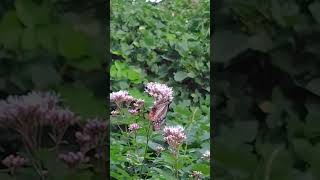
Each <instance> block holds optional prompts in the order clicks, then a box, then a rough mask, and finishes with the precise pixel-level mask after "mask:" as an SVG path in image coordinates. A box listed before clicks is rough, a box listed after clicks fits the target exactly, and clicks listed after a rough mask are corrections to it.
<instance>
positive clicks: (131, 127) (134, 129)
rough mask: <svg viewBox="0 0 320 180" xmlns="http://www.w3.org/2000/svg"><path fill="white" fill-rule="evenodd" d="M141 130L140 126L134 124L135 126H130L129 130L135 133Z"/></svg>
mask: <svg viewBox="0 0 320 180" xmlns="http://www.w3.org/2000/svg"><path fill="white" fill-rule="evenodd" d="M139 128H140V126H139V124H137V123H133V124H130V126H129V128H128V129H129V130H130V131H131V132H134V131H137V130H138V129H139Z"/></svg>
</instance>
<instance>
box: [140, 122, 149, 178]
mask: <svg viewBox="0 0 320 180" xmlns="http://www.w3.org/2000/svg"><path fill="white" fill-rule="evenodd" d="M150 128H151V121H149V126H148V129H147V143H146V146H145V148H144V155H143V161H144V160H145V159H146V155H147V149H148V144H149V134H150ZM141 174H142V166H141V169H140V175H141Z"/></svg>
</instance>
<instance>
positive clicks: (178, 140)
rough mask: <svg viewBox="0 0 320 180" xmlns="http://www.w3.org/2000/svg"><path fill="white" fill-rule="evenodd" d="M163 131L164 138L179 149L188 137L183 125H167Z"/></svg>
mask: <svg viewBox="0 0 320 180" xmlns="http://www.w3.org/2000/svg"><path fill="white" fill-rule="evenodd" d="M163 132H164V134H163V136H164V140H165V141H166V142H167V143H168V144H169V145H170V146H171V147H172V148H174V149H177V148H178V147H179V146H180V145H181V144H182V142H183V141H184V140H185V139H187V136H186V135H185V133H184V129H183V127H181V126H175V127H165V128H164V129H163Z"/></svg>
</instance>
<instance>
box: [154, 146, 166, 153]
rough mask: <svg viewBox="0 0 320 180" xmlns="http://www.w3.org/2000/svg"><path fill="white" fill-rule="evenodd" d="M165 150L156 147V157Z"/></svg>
mask: <svg viewBox="0 0 320 180" xmlns="http://www.w3.org/2000/svg"><path fill="white" fill-rule="evenodd" d="M164 150H165V149H164V147H162V146H160V145H159V146H157V147H156V154H157V156H159V154H160V153H161V152H162V151H164Z"/></svg>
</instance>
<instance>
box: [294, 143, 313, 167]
mask: <svg viewBox="0 0 320 180" xmlns="http://www.w3.org/2000/svg"><path fill="white" fill-rule="evenodd" d="M292 143H293V146H294V151H295V152H296V153H297V155H298V156H299V158H301V159H302V160H304V161H307V162H309V161H310V160H311V159H312V145H311V144H310V142H308V141H307V140H305V139H293V140H292Z"/></svg>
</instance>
